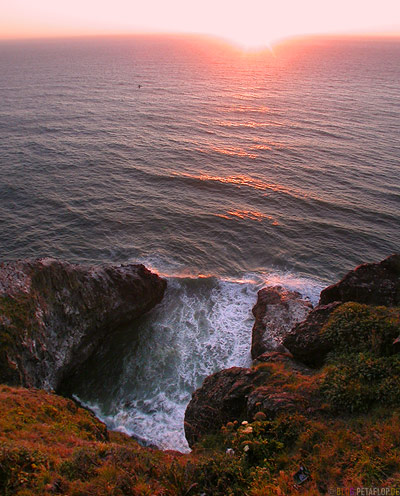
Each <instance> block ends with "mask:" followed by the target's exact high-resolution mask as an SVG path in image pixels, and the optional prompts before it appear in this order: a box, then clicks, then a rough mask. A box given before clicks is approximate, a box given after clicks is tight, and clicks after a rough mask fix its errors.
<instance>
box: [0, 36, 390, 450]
mask: <svg viewBox="0 0 400 496" xmlns="http://www.w3.org/2000/svg"><path fill="white" fill-rule="evenodd" d="M0 67H1V71H0V95H1V96H0V138H1V139H0V221H1V230H0V254H1V260H2V261H7V260H14V259H18V258H26V257H32V258H37V257H42V256H53V257H57V258H61V259H65V260H68V261H71V262H79V263H94V264H100V263H110V262H113V263H125V262H140V263H144V264H145V265H146V266H147V267H149V268H151V269H153V270H155V271H157V272H158V273H160V274H161V275H163V276H165V277H167V279H168V283H169V284H168V290H167V293H166V296H165V299H164V301H163V302H162V303H161V304H160V305H159V306H158V307H157V308H156V309H155V310H153V311H152V312H151V313H150V314H149V315H147V316H145V317H143V318H142V319H141V320H140V321H139V322H137V323H135V324H134V325H133V326H129V327H128V328H126V329H122V330H121V331H120V332H119V333H118V334H116V335H115V336H114V337H113V340H112V344H111V346H108V347H107V348H104V349H102V350H100V352H99V356H98V357H97V359H96V360H92V361H89V362H88V363H87V364H85V366H84V367H83V368H82V372H81V374H80V377H79V381H78V380H77V381H76V384H73V385H72V389H73V391H74V394H75V395H76V397H77V398H79V399H80V401H82V402H83V403H84V404H86V405H88V406H90V407H91V408H92V409H93V410H94V411H95V412H96V414H97V415H98V416H99V417H100V418H102V419H103V420H104V421H106V423H107V424H108V425H109V426H110V427H111V428H115V429H119V430H123V431H125V432H127V433H129V434H132V435H135V436H137V437H138V438H139V439H142V441H143V442H145V443H150V444H156V445H157V446H160V447H162V448H173V449H180V450H182V451H185V450H187V449H188V448H187V444H186V441H185V439H184V434H183V414H184V410H185V407H186V405H187V403H188V401H189V399H190V395H191V393H192V391H193V390H194V389H195V388H196V387H198V386H199V385H201V383H202V380H203V379H204V378H205V377H206V376H207V375H209V374H210V373H212V372H215V371H217V370H220V369H223V368H226V367H229V366H233V365H239V366H246V365H249V364H250V341H251V327H252V323H253V319H252V315H251V308H252V306H253V305H254V304H255V302H256V298H257V290H258V289H260V288H261V287H263V286H264V285H267V284H281V285H284V286H285V287H288V288H291V289H296V290H298V291H300V292H301V293H302V294H303V295H304V296H306V297H308V298H310V300H311V301H312V302H313V303H316V302H317V301H318V295H319V291H320V290H321V289H322V288H323V287H324V286H326V285H328V284H330V283H332V282H334V281H336V280H337V279H338V278H339V277H341V276H342V275H344V273H346V272H347V271H348V270H350V269H351V268H353V267H354V266H356V265H357V264H359V263H362V262H368V261H377V260H381V259H383V258H384V257H386V256H387V255H389V254H391V253H393V252H395V251H399V246H400V140H399V131H400V125H399V123H400V91H399V89H400V87H399V81H400V40H399V39H390V38H387V39H366V38H360V39H357V38H337V39H335V38H309V39H297V40H292V41H291V42H289V41H287V42H285V43H282V44H280V45H275V46H273V47H272V48H269V49H265V50H264V51H262V52H251V51H242V50H240V49H238V48H235V47H233V46H230V45H228V44H227V43H225V42H223V41H221V40H215V39H211V38H206V37H199V36H132V37H110V38H86V39H69V40H46V41H44V40H31V41H8V42H6V41H3V42H1V43H0ZM99 357H100V358H99Z"/></svg>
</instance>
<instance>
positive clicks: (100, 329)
mask: <svg viewBox="0 0 400 496" xmlns="http://www.w3.org/2000/svg"><path fill="white" fill-rule="evenodd" d="M165 288H166V281H165V280H163V279H161V278H160V277H158V276H157V275H156V274H153V273H151V272H150V271H149V270H147V269H146V268H145V267H144V266H143V265H133V264H127V265H122V266H102V267H87V266H81V265H74V264H69V263H67V262H61V261H58V260H54V259H50V258H46V259H40V260H36V261H16V262H11V263H8V264H1V265H0V361H1V364H0V382H6V383H9V384H12V385H23V386H27V387H31V386H34V387H38V388H43V389H57V387H58V386H59V385H60V383H61V381H62V380H63V379H64V378H65V377H66V376H68V375H69V374H70V373H71V372H72V371H73V370H74V368H75V367H77V366H78V365H80V364H81V363H83V362H84V361H85V360H86V359H87V358H88V357H89V356H90V355H91V354H92V353H93V351H94V350H95V349H96V347H97V346H98V344H99V343H100V341H101V340H102V339H104V338H105V337H106V336H107V335H108V334H110V333H112V332H113V330H115V329H117V328H118V327H120V326H121V325H123V324H125V323H128V322H130V321H132V320H134V319H136V318H138V317H139V316H140V315H142V314H143V313H145V312H147V311H148V310H150V309H151V308H152V307H153V306H155V305H156V304H157V303H159V302H160V301H161V299H162V297H163V294H164V291H165Z"/></svg>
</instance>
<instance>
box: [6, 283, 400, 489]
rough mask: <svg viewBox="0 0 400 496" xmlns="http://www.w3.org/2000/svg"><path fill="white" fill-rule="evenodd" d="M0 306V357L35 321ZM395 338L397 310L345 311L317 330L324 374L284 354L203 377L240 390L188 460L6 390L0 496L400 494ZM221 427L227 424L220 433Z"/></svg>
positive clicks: (52, 398) (47, 397) (37, 396)
mask: <svg viewBox="0 0 400 496" xmlns="http://www.w3.org/2000/svg"><path fill="white" fill-rule="evenodd" d="M395 291H397V287H396V288H395ZM1 305H2V307H1V311H2V332H3V334H2V342H1V346H2V348H1V349H2V350H5V351H4V353H6V351H7V343H8V342H9V338H8V337H7V336H8V335H7V334H6V333H5V330H6V329H14V331H15V333H16V334H14V338H13V339H15V336H16V335H17V334H18V329H20V330H21V329H22V328H25V327H26V324H27V322H28V321H30V320H32V314H31V310H30V307H29V305H28V303H26V302H25V303H24V305H22V306H21V307H19V306H15V305H11V303H10V301H8V300H7V299H5V298H3V299H2V300H1ZM7 323H8V324H7ZM6 324H7V325H6ZM3 328H4V329H3ZM302 329H303V330H304V327H303V328H302ZM399 335H400V308H399V307H398V306H383V305H379V306H376V305H373V304H365V303H359V302H354V301H349V302H343V303H341V304H340V305H338V306H336V308H335V309H334V310H333V311H331V312H330V313H329V315H328V316H327V318H326V320H325V322H324V324H323V325H321V328H320V329H319V331H318V339H319V340H320V341H319V342H320V343H323V346H324V350H325V351H327V353H326V355H325V356H324V358H323V359H322V364H321V365H320V366H318V367H313V368H309V367H306V366H305V365H303V364H301V363H299V362H296V361H295V360H293V358H292V357H291V356H290V354H288V353H285V352H282V351H280V352H273V353H266V354H264V355H262V356H260V357H259V359H257V360H255V361H254V364H253V366H252V368H251V369H240V368H238V367H236V368H233V369H227V370H226V371H221V372H220V373H217V374H215V375H214V376H211V378H212V380H211V379H210V378H208V379H207V380H206V381H205V383H204V385H203V388H207V387H209V388H210V387H213V388H214V389H213V391H214V392H215V391H219V392H220V393H221V394H222V393H223V388H222V387H221V388H220V389H219V390H218V389H215V387H216V385H218V381H221V380H223V381H225V382H224V387H225V386H226V385H228V386H229V384H230V383H229V380H231V379H232V378H233V379H232V380H233V383H234V385H235V387H234V388H231V390H230V392H229V394H230V395H231V396H225V397H224V400H225V399H229V401H230V402H228V406H227V411H228V412H227V414H226V415H225V417H224V416H222V415H220V416H218V414H217V413H218V412H217V410H216V409H215V410H213V408H214V406H213V405H212V404H208V405H206V406H207V407H209V410H207V411H206V412H205V414H206V415H208V416H211V417H212V419H211V420H212V422H210V424H209V425H210V426H212V427H210V428H207V429H208V430H207V431H206V432H200V430H198V431H196V433H195V435H193V436H192V437H190V436H189V437H188V440H189V438H190V439H191V441H189V443H190V445H191V447H192V451H191V452H190V453H187V454H182V453H179V452H176V451H162V450H159V449H157V448H155V447H144V446H142V445H140V444H139V443H138V442H137V441H136V440H135V439H133V438H131V437H129V436H127V435H125V434H123V433H119V432H110V431H108V430H107V428H106V427H105V425H104V424H103V423H102V422H100V421H99V420H98V419H97V418H96V417H95V416H94V415H93V414H92V413H91V412H89V411H88V410H86V409H84V408H81V407H80V406H79V405H78V404H77V403H76V402H75V401H73V400H72V399H69V398H65V397H62V396H59V395H57V394H56V393H54V392H51V391H44V390H41V389H36V388H24V387H15V386H10V385H2V386H0V494H2V495H4V496H33V495H42V496H51V495H55V494H60V495H68V496H89V495H90V496H106V495H107V496H110V495H111V496H130V495H132V496H139V495H140V496H141V495H143V496H145V495H148V496H153V495H154V496H158V495H159V496H161V495H164V496H173V495H180V496H200V495H207V496H208V495H210V496H241V495H248V496H266V495H291V494H304V495H319V494H329V493H332V491H334V492H333V494H342V493H340V491H345V490H346V489H347V490H348V489H349V488H351V487H352V488H356V487H379V488H388V489H390V490H391V489H392V488H396V487H398V486H399V484H400V392H399V384H400V355H399V348H398V339H397V338H398V336H399ZM327 343H328V345H329V346H328V345H327ZM312 344H313V346H314V344H315V340H314V341H313V343H312ZM228 379H229V380H228ZM246 381H247V382H246ZM229 387H230V386H229ZM229 387H228V389H229ZM235 388H236V389H235ZM232 391H233V392H232ZM224 394H225V393H224ZM196 395H198V392H196V393H195V395H194V398H195V396H196ZM241 395H242V396H241ZM197 398H198V399H199V398H200V396H197ZM232 398H233V399H234V400H235V401H236V402H235V401H233V399H232ZM221 405H222V406H220V407H221V408H223V407H224V405H223V402H222V403H221ZM195 406H196V408H201V403H197V404H195ZM225 407H226V405H225ZM189 408H190V406H189ZM212 412H214V413H212ZM192 413H193V412H192ZM229 414H230V415H231V418H230V419H229V420H228V421H226V419H227V418H228V417H229ZM227 415H228V417H227ZM188 418H189V417H188ZM219 419H225V420H224V421H222V420H221V422H220V424H221V425H219V423H218V422H219ZM187 436H188V434H187ZM338 491H339V492H338ZM343 494H345V493H343Z"/></svg>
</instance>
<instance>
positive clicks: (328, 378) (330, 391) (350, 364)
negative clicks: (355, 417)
mask: <svg viewBox="0 0 400 496" xmlns="http://www.w3.org/2000/svg"><path fill="white" fill-rule="evenodd" d="M324 372H325V375H324V377H323V379H322V381H321V394H322V396H323V398H324V399H325V401H327V402H328V403H329V405H330V406H331V408H332V409H333V410H335V411H342V412H347V413H360V412H368V411H369V410H370V409H371V408H372V407H373V406H375V405H379V404H382V403H383V404H387V405H391V406H400V391H399V387H398V383H399V376H400V357H399V356H391V357H377V356H374V355H373V354H371V353H347V354H334V355H331V356H330V357H329V360H328V365H327V366H326V367H325V369H324Z"/></svg>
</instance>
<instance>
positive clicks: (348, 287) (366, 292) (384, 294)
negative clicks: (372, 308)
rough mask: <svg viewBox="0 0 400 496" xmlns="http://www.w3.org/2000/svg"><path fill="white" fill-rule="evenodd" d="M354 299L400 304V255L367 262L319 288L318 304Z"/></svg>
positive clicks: (391, 304) (370, 303)
mask: <svg viewBox="0 0 400 496" xmlns="http://www.w3.org/2000/svg"><path fill="white" fill-rule="evenodd" d="M333 301H342V302H346V301H354V302H357V303H365V304H368V305H384V306H398V305H400V255H399V254H395V255H391V256H390V257H387V258H385V260H383V261H382V262H379V263H367V264H363V265H360V266H358V267H357V268H355V269H354V270H351V271H350V272H348V273H347V274H346V275H345V276H344V277H343V279H342V280H341V281H339V282H338V283H336V284H333V285H331V286H329V287H327V288H326V289H324V290H323V291H322V292H321V298H320V302H319V303H320V305H326V304H328V303H331V302H333Z"/></svg>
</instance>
